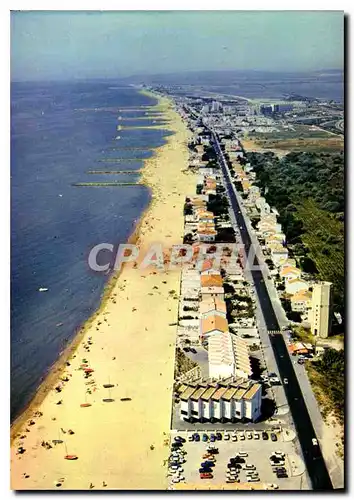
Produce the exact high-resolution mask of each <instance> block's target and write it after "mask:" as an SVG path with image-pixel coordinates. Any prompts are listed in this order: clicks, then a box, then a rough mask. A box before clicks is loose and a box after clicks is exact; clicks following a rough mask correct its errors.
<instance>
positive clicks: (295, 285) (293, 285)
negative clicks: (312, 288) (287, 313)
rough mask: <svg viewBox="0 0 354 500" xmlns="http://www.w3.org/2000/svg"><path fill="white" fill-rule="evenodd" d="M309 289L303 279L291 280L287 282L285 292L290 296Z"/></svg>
mask: <svg viewBox="0 0 354 500" xmlns="http://www.w3.org/2000/svg"><path fill="white" fill-rule="evenodd" d="M308 289H309V284H308V283H307V281H305V280H303V279H301V278H293V279H289V280H287V281H286V282H285V291H286V293H288V294H290V295H294V294H295V293H298V292H301V291H305V290H308Z"/></svg>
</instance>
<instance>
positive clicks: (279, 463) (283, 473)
mask: <svg viewBox="0 0 354 500" xmlns="http://www.w3.org/2000/svg"><path fill="white" fill-rule="evenodd" d="M269 461H270V465H271V466H272V471H273V473H274V474H275V475H276V476H277V478H278V479H285V478H287V477H288V473H287V470H286V467H285V453H283V452H281V451H273V452H272V453H271V454H270V455H269Z"/></svg>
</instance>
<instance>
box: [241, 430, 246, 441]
mask: <svg viewBox="0 0 354 500" xmlns="http://www.w3.org/2000/svg"><path fill="white" fill-rule="evenodd" d="M240 439H241V441H244V440H245V435H244V433H243V432H242V433H241V434H240Z"/></svg>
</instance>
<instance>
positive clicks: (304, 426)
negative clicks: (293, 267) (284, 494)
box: [212, 131, 333, 491]
mask: <svg viewBox="0 0 354 500" xmlns="http://www.w3.org/2000/svg"><path fill="white" fill-rule="evenodd" d="M212 134H213V140H212V144H213V146H214V149H215V152H216V154H217V157H218V160H219V163H220V166H221V169H222V172H223V175H224V179H225V183H226V188H227V192H228V195H229V199H230V203H231V207H232V210H233V211H234V215H235V218H236V221H237V224H238V227H239V230H240V233H241V237H242V241H243V244H244V246H245V251H246V255H248V254H249V251H250V248H251V245H252V240H251V238H250V235H249V232H248V230H247V227H246V223H245V220H244V216H243V213H242V210H241V207H240V205H239V202H238V199H237V196H236V193H235V187H234V185H233V183H232V179H231V175H230V171H229V168H228V166H227V164H226V161H225V158H224V156H223V154H222V151H221V148H220V144H219V141H218V138H217V136H216V135H215V133H214V132H213V131H212ZM254 263H255V265H256V266H257V265H259V261H258V258H257V257H255V259H254ZM251 273H252V277H253V281H254V285H255V288H256V291H257V294H258V298H259V302H260V305H261V308H262V313H263V316H264V320H265V323H266V325H267V329H268V332H279V330H280V328H279V323H278V319H277V317H276V315H275V312H274V309H273V305H272V301H271V299H270V297H269V293H268V288H267V286H266V283H265V280H264V276H263V273H262V271H260V270H251ZM270 341H271V345H272V348H273V351H274V356H275V359H276V362H277V365H278V369H279V374H280V377H281V379H282V381H283V386H284V391H285V394H286V397H287V400H288V404H289V408H290V411H291V414H292V417H293V420H294V423H295V427H296V431H297V435H298V438H299V441H300V445H301V449H302V452H303V456H304V460H305V463H306V467H307V471H308V474H309V477H310V480H311V483H312V488H313V489H314V490H317V491H319V490H321V491H325V490H331V489H333V486H332V483H331V480H330V477H329V474H328V471H327V468H326V465H325V462H324V460H323V456H322V453H321V450H320V447H319V446H314V445H313V443H312V439H314V438H316V434H315V431H314V428H313V425H312V422H311V419H310V416H309V413H308V411H307V407H306V404H305V401H304V398H303V395H302V392H301V389H300V386H299V383H298V380H297V377H296V374H295V372H294V368H293V364H292V360H291V358H290V356H289V353H288V349H287V347H286V344H285V342H284V338H283V336H282V334H281V333H280V332H279V333H274V334H273V333H270ZM285 379H287V383H284V380H285Z"/></svg>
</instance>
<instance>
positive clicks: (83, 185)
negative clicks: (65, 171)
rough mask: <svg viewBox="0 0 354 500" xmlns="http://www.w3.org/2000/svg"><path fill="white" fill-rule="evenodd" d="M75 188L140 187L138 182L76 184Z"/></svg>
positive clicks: (74, 184)
mask: <svg viewBox="0 0 354 500" xmlns="http://www.w3.org/2000/svg"><path fill="white" fill-rule="evenodd" d="M71 185H72V186H74V187H112V186H114V187H116V186H138V185H139V184H137V183H136V182H118V181H116V182H74V183H73V184H71Z"/></svg>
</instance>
